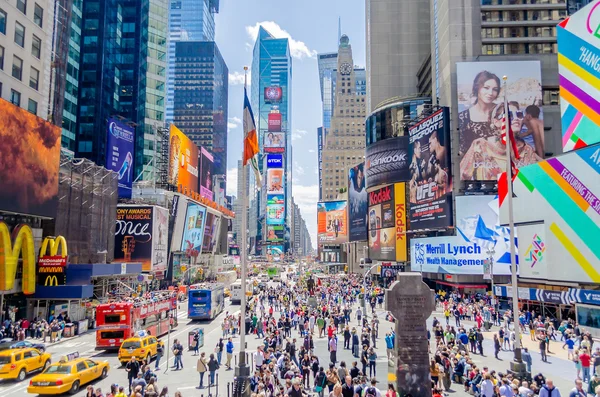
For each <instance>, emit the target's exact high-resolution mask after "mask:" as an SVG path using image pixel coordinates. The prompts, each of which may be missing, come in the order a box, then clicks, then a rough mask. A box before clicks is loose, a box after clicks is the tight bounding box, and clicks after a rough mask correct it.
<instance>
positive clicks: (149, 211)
mask: <svg viewBox="0 0 600 397" xmlns="http://www.w3.org/2000/svg"><path fill="white" fill-rule="evenodd" d="M153 215H154V207H152V206H149V205H146V206H137V205H131V206H130V205H127V206H119V207H117V225H116V228H115V259H114V262H115V263H136V262H141V263H142V271H144V272H150V271H152V247H153V243H152V238H153V234H152V233H153Z"/></svg>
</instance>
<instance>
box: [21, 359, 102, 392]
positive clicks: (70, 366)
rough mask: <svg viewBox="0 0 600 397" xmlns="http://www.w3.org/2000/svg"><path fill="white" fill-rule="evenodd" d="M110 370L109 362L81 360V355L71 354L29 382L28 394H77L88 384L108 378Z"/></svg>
mask: <svg viewBox="0 0 600 397" xmlns="http://www.w3.org/2000/svg"><path fill="white" fill-rule="evenodd" d="M109 370H110V366H109V365H108V362H107V361H96V360H92V359H89V358H79V353H71V354H68V355H67V356H65V357H62V358H61V359H60V361H59V362H57V363H55V364H52V365H50V366H49V367H48V368H46V369H45V370H44V372H42V373H41V374H39V375H36V376H34V377H33V378H32V379H31V381H30V382H29V387H28V388H27V393H31V394H63V393H66V392H69V393H71V394H75V393H77V392H78V391H79V389H80V388H81V386H83V385H85V384H86V383H89V382H92V381H94V380H96V379H98V378H102V379H104V378H106V376H107V375H108V371H109Z"/></svg>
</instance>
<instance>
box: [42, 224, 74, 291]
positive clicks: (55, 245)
mask: <svg viewBox="0 0 600 397" xmlns="http://www.w3.org/2000/svg"><path fill="white" fill-rule="evenodd" d="M59 250H60V254H59ZM67 257H68V251H67V241H66V240H65V238H64V237H63V236H58V237H46V238H45V239H44V241H43V242H42V248H41V249H40V256H39V259H38V280H37V281H38V284H39V285H44V286H45V287H54V286H59V285H65V284H66V283H67V274H66V266H67Z"/></svg>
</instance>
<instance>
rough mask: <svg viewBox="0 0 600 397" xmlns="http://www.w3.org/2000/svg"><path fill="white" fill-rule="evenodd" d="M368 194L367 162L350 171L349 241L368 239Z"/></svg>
mask: <svg viewBox="0 0 600 397" xmlns="http://www.w3.org/2000/svg"><path fill="white" fill-rule="evenodd" d="M367 209H368V194H367V188H366V183H365V163H364V162H363V163H360V164H358V165H356V166H354V167H352V168H350V170H349V171H348V228H349V229H350V230H349V232H348V239H349V241H366V240H367Z"/></svg>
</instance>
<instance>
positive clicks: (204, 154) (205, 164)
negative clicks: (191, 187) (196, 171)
mask: <svg viewBox="0 0 600 397" xmlns="http://www.w3.org/2000/svg"><path fill="white" fill-rule="evenodd" d="M213 161H214V159H213V155H212V153H210V152H209V151H208V150H206V149H205V148H204V147H202V146H201V147H200V196H202V197H204V198H207V199H209V200H212V199H213V191H212V188H213V186H212V184H213V181H212V177H213Z"/></svg>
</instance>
